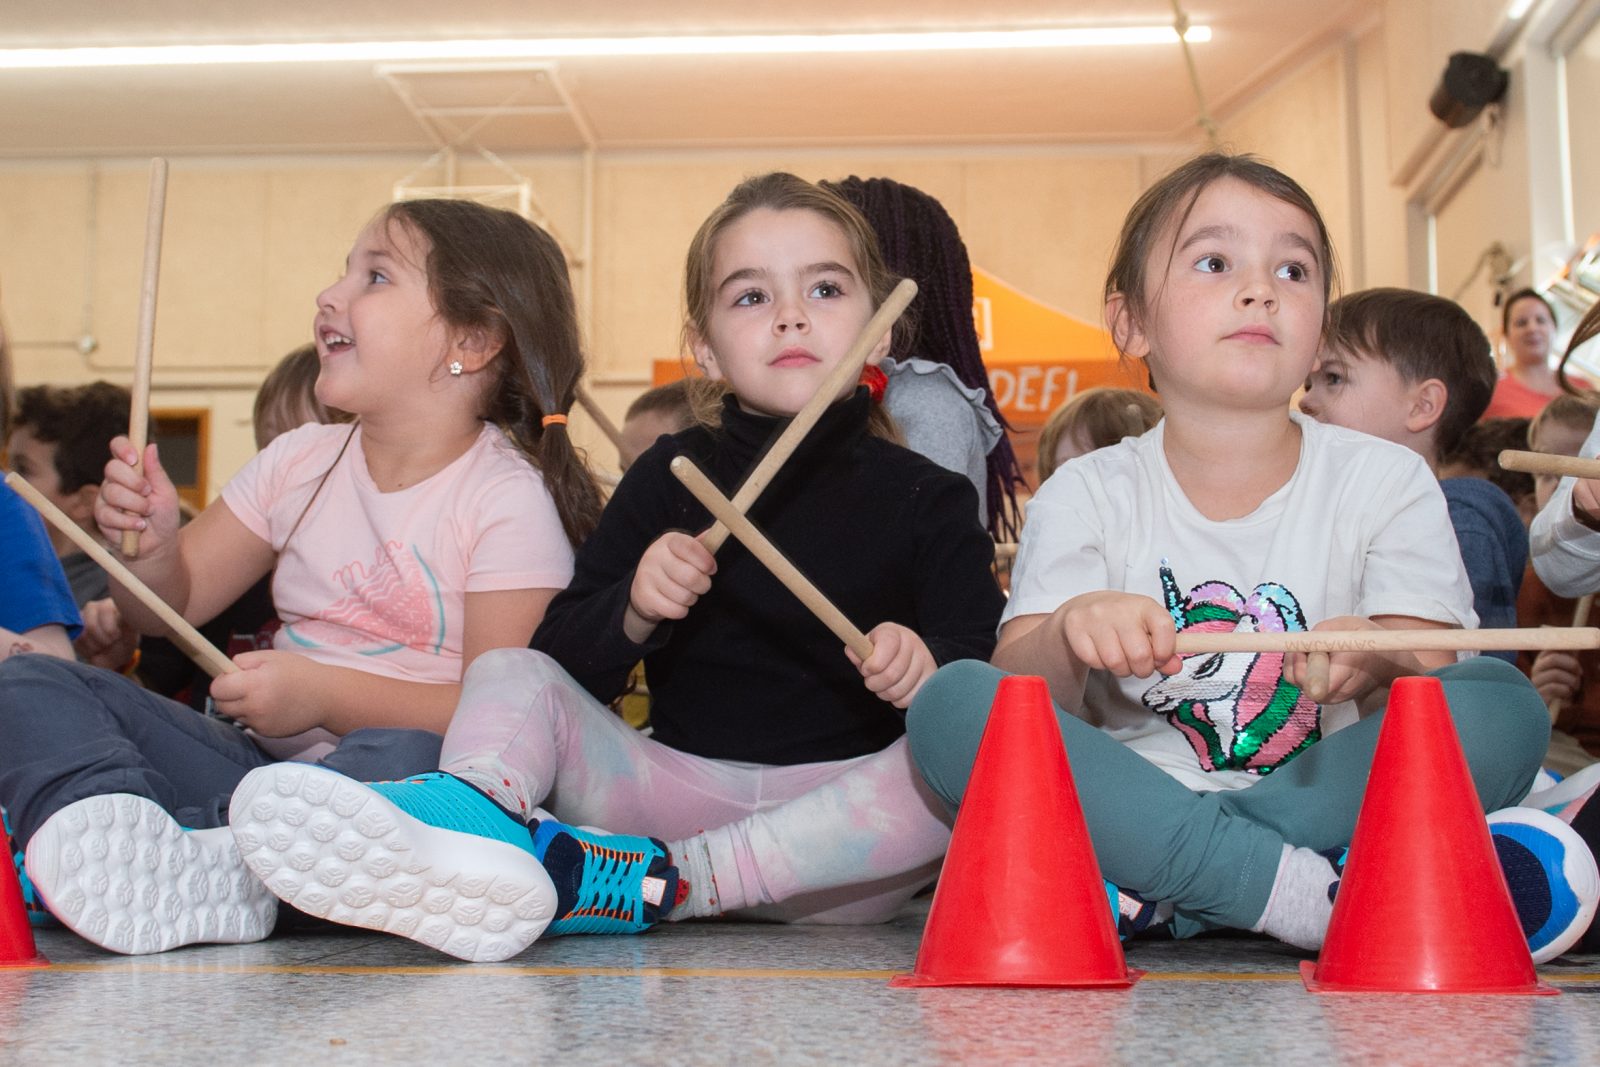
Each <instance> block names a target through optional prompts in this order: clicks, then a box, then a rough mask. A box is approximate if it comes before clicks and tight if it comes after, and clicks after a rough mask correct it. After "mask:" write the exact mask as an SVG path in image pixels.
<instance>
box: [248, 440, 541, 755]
mask: <svg viewBox="0 0 1600 1067" xmlns="http://www.w3.org/2000/svg"><path fill="white" fill-rule="evenodd" d="M350 432H351V431H350V427H348V426H322V425H317V424H311V425H307V426H302V427H300V428H298V429H295V430H291V431H290V432H288V433H286V434H284V435H283V436H281V437H279V438H277V439H276V440H275V441H273V442H272V443H271V444H270V445H268V446H267V447H266V449H265V450H263V451H262V452H260V453H259V454H258V455H256V456H255V458H253V459H252V460H250V462H249V463H247V464H245V466H244V469H243V470H241V471H240V472H239V473H238V474H237V475H235V476H234V477H233V479H232V480H231V481H229V482H228V484H227V485H226V486H224V487H223V490H222V499H223V501H224V502H225V503H226V504H227V505H228V508H229V510H231V511H232V512H233V513H234V515H236V516H237V517H238V518H239V521H240V522H242V523H244V525H245V528H246V529H248V530H249V531H250V532H251V533H253V534H255V535H256V536H257V537H260V538H261V539H262V540H264V541H266V542H267V543H268V544H270V545H271V546H272V548H273V550H274V551H276V552H277V553H278V565H277V571H276V573H275V575H274V576H273V580H272V600H273V604H274V605H275V606H276V607H277V609H278V616H279V618H281V619H282V620H283V623H284V625H283V628H282V629H281V630H279V631H278V633H277V635H276V637H275V638H274V640H273V645H274V647H275V648H278V649H280V650H283V651H289V652H298V653H300V654H302V655H304V656H306V657H308V658H310V659H313V660H316V661H318V662H319V663H327V664H330V665H333V666H336V667H349V668H352V669H354V670H361V671H370V672H372V673H374V674H381V675H385V676H387V677H390V678H398V679H402V680H405V681H413V682H435V683H450V684H453V683H456V682H459V681H460V680H461V654H462V631H463V620H464V616H465V608H466V594H467V593H475V592H489V591H495V590H504V589H562V588H565V587H566V585H567V583H568V582H569V581H571V580H572V547H571V545H570V544H568V542H567V538H566V534H565V533H564V532H563V531H562V529H561V519H560V517H559V516H558V515H557V513H556V507H555V501H554V500H552V499H551V497H550V494H549V492H548V491H547V490H546V489H545V487H544V479H543V478H542V477H541V476H540V474H539V472H538V471H537V470H535V469H534V468H533V466H532V464H530V463H529V462H528V460H527V458H526V457H525V456H523V455H522V453H521V452H520V451H519V450H518V449H517V448H516V446H515V445H513V444H512V443H511V442H510V441H509V440H508V439H507V438H506V436H505V434H504V433H502V432H501V431H500V429H499V428H498V427H496V426H493V425H491V424H488V423H485V424H484V427H483V432H482V433H480V434H479V435H478V439H477V440H476V441H475V442H473V444H472V447H471V448H469V449H467V451H466V452H465V453H463V454H462V455H461V456H460V457H458V458H457V459H456V460H455V461H454V462H453V463H451V464H450V465H449V466H448V467H446V468H444V469H443V470H441V471H439V472H438V473H437V474H435V475H433V476H432V477H430V478H428V479H426V480H424V481H422V482H420V483H418V484H417V485H413V486H409V487H407V488H405V489H401V490H398V491H396V492H392V493H385V492H381V491H380V490H379V489H378V487H377V485H376V484H375V483H374V482H373V480H372V476H371V474H370V473H369V472H368V470H367V463H366V458H365V453H364V452H363V451H362V442H361V430H360V428H359V427H358V428H357V429H356V430H355V436H354V438H352V439H351V441H350V446H349V448H347V449H345V452H344V455H343V456H341V457H340V458H339V460H338V463H337V464H335V463H334V457H335V456H338V455H339V449H340V446H342V445H343V444H344V442H345V438H346V437H347V436H348V435H349V434H350ZM330 466H331V467H332V471H331V472H329V468H330ZM324 472H329V473H328V477H327V481H326V483H324V484H323V486H322V491H321V492H316V489H317V484H318V482H319V481H321V480H322V476H323V474H324ZM313 493H316V499H315V500H314V501H312V502H311V506H310V507H309V509H308V508H307V507H306V503H307V501H311V498H312V495H313ZM302 511H304V512H305V517H304V518H303V519H300V525H299V528H298V529H294V525H295V520H296V519H297V518H300V515H301V512H302ZM291 529H294V536H293V537H292V538H291V537H290V536H289V533H290V530H291ZM286 540H287V542H288V543H287V544H285V541H286ZM314 732H317V733H322V732H321V731H314ZM322 736H323V738H324V739H326V738H327V737H328V736H329V735H327V734H325V733H323V734H322ZM258 740H260V742H261V744H262V747H263V748H266V749H267V750H268V751H269V752H271V753H272V754H273V755H280V754H284V753H299V754H301V755H303V756H304V755H315V754H314V753H305V752H304V751H303V750H305V749H306V748H307V745H308V743H309V742H310V741H311V740H312V739H311V738H310V737H306V736H302V737H300V738H261V739H258ZM318 747H320V746H318Z"/></svg>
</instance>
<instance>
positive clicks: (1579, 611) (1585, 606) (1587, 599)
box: [1550, 593, 1594, 724]
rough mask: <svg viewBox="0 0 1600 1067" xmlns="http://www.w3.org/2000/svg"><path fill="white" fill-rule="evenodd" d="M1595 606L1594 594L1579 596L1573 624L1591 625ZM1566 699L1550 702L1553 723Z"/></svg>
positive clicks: (1573, 612)
mask: <svg viewBox="0 0 1600 1067" xmlns="http://www.w3.org/2000/svg"><path fill="white" fill-rule="evenodd" d="M1593 607H1594V594H1593V593H1585V594H1583V596H1581V597H1579V598H1578V603H1577V604H1576V605H1574V607H1573V609H1572V625H1574V626H1587V625H1589V609H1591V608H1593ZM1566 703H1567V702H1566V701H1565V700H1562V699H1561V698H1560V697H1556V698H1555V699H1554V700H1552V701H1551V702H1550V722H1551V723H1552V724H1553V723H1554V722H1555V721H1556V719H1557V718H1559V717H1560V715H1561V709H1562V708H1563V707H1565V706H1566Z"/></svg>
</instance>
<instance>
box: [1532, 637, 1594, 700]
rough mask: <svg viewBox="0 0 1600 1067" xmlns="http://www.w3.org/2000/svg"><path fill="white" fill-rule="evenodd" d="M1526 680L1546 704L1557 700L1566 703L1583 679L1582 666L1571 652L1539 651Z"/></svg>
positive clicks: (1574, 693)
mask: <svg viewBox="0 0 1600 1067" xmlns="http://www.w3.org/2000/svg"><path fill="white" fill-rule="evenodd" d="M1528 680H1529V681H1531V682H1532V683H1533V687H1534V688H1535V689H1537V690H1538V691H1539V696H1540V697H1541V698H1542V699H1543V700H1544V702H1545V704H1546V706H1548V705H1550V704H1553V703H1554V702H1556V701H1557V700H1559V701H1561V702H1562V703H1563V704H1565V703H1568V702H1570V701H1571V700H1572V698H1573V697H1574V696H1576V695H1577V693H1578V685H1579V683H1580V682H1582V681H1583V666H1582V665H1581V664H1580V663H1579V662H1578V657H1577V656H1576V655H1574V654H1573V653H1571V652H1556V651H1546V652H1541V653H1539V655H1538V656H1537V657H1536V658H1535V659H1534V661H1533V669H1532V670H1530V671H1529V672H1528Z"/></svg>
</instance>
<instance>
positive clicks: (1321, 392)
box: [1300, 289, 1528, 662]
mask: <svg viewBox="0 0 1600 1067" xmlns="http://www.w3.org/2000/svg"><path fill="white" fill-rule="evenodd" d="M1328 318H1329V323H1328V329H1327V331H1326V332H1325V333H1324V335H1323V342H1322V353H1321V356H1320V357H1319V358H1318V360H1317V362H1316V364H1315V365H1314V366H1313V367H1312V369H1311V376H1310V377H1309V378H1308V379H1307V380H1306V391H1305V393H1304V395H1303V396H1302V397H1301V398H1300V410H1301V411H1303V412H1305V413H1306V414H1307V415H1310V416H1311V417H1312V418H1314V419H1316V420H1317V421H1318V422H1326V423H1331V424H1332V425H1335V426H1344V427H1347V428H1348V429H1352V430H1360V431H1362V432H1364V433H1370V434H1372V435H1373V436H1375V437H1381V438H1383V439H1384V440H1386V441H1393V442H1394V443H1396V444H1401V445H1405V446H1406V447H1407V448H1410V449H1411V450H1412V451H1413V452H1416V453H1417V454H1418V455H1420V456H1421V457H1422V458H1423V459H1424V460H1426V461H1427V463H1428V466H1429V467H1431V468H1432V469H1433V470H1434V472H1435V473H1437V472H1438V470H1439V461H1440V458H1441V457H1443V456H1448V455H1449V454H1450V453H1451V451H1452V450H1453V449H1454V448H1455V447H1456V446H1457V444H1458V443H1459V442H1460V441H1461V438H1462V436H1463V435H1464V434H1465V433H1466V431H1467V429H1468V427H1470V426H1471V425H1472V424H1473V423H1474V422H1476V421H1478V418H1479V416H1481V415H1482V414H1483V411H1484V409H1485V408H1486V407H1487V406H1488V404H1489V398H1490V396H1491V395H1492V394H1493V392H1494V382H1495V367H1494V355H1493V353H1492V351H1491V349H1490V346H1489V339H1488V337H1486V336H1485V335H1484V332H1483V329H1482V328H1481V327H1480V326H1479V325H1478V324H1477V323H1476V322H1474V321H1473V319H1472V316H1471V315H1468V314H1467V313H1466V311H1464V310H1463V309H1462V308H1461V307H1460V306H1459V305H1458V304H1455V303H1453V302H1451V301H1449V300H1445V299H1444V298H1442V297H1437V296H1431V295H1429V294H1428V293H1419V292H1414V291H1412V290H1409V289H1366V290H1363V291H1362V292H1359V293H1352V294H1350V295H1349V296H1346V297H1343V298H1342V299H1340V300H1337V301H1335V302H1334V303H1333V305H1332V306H1330V307H1329V308H1328ZM1439 488H1440V489H1441V490H1443V492H1444V497H1445V501H1446V503H1448V504H1449V507H1450V524H1451V525H1452V526H1453V527H1454V528H1455V532H1456V542H1457V543H1458V545H1459V546H1460V551H1461V560H1462V562H1463V563H1464V564H1466V568H1467V578H1468V580H1469V581H1470V582H1471V583H1472V606H1473V609H1474V610H1475V611H1476V612H1477V614H1478V625H1480V626H1482V627H1485V628H1501V627H1512V626H1516V625H1517V592H1518V590H1519V589H1520V588H1521V585H1522V572H1523V570H1524V568H1526V566H1527V563H1528V532H1527V529H1526V528H1525V527H1524V526H1523V524H1522V518H1521V516H1520V515H1518V513H1517V509H1516V505H1515V504H1513V503H1512V502H1511V498H1510V497H1508V496H1507V495H1506V494H1505V492H1504V490H1502V489H1500V488H1499V487H1498V486H1496V485H1494V484H1493V483H1491V482H1489V481H1487V480H1485V479H1482V478H1446V479H1444V480H1443V481H1441V482H1440V483H1439ZM1485 655H1492V656H1498V657H1500V658H1502V659H1505V660H1509V661H1511V662H1515V661H1516V654H1515V653H1512V652H1490V653H1485Z"/></svg>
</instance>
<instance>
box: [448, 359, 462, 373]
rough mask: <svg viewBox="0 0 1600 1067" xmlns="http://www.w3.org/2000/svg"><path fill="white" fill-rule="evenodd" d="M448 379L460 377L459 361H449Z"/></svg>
mask: <svg viewBox="0 0 1600 1067" xmlns="http://www.w3.org/2000/svg"><path fill="white" fill-rule="evenodd" d="M450 377H452V378H459V377H461V361H460V360H459V359H452V360H451V361H450Z"/></svg>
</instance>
